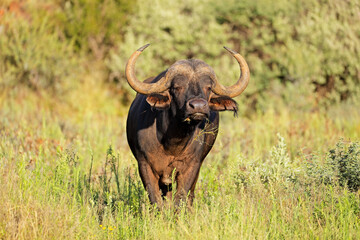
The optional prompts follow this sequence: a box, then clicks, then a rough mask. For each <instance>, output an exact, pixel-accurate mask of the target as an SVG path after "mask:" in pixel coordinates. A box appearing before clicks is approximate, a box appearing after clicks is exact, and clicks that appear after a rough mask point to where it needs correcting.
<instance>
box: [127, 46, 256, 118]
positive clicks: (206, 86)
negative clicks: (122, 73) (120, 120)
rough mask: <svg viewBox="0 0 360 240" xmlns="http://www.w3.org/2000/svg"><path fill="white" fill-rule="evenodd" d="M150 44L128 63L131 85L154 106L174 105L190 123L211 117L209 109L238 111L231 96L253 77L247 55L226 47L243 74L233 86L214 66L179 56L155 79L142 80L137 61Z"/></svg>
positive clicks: (162, 108)
mask: <svg viewBox="0 0 360 240" xmlns="http://www.w3.org/2000/svg"><path fill="white" fill-rule="evenodd" d="M148 46H149V44H147V45H145V46H143V47H141V48H139V49H138V50H137V51H136V52H135V53H133V55H132V56H131V57H130V59H129V61H128V64H127V66H126V77H127V80H128V83H129V85H130V86H131V87H132V88H133V89H134V90H135V91H136V92H138V93H140V94H144V95H147V98H146V101H147V102H148V103H149V104H150V105H151V106H152V107H153V108H155V109H159V110H165V109H169V108H170V109H171V113H172V114H173V116H174V117H176V118H178V119H179V118H180V119H182V120H183V121H185V122H188V123H189V124H193V123H198V122H200V121H202V120H203V119H205V118H207V117H209V115H210V111H224V110H230V111H234V112H236V111H237V103H236V102H235V101H234V100H233V99H232V98H233V97H235V96H238V95H240V94H241V93H242V92H243V91H244V90H245V88H246V86H247V85H248V82H249V78H250V71H249V67H248V65H247V63H246V61H245V60H244V58H243V57H242V56H241V55H240V54H238V53H236V52H234V51H233V50H231V49H229V48H226V47H225V49H226V50H228V51H229V52H230V53H231V54H232V55H233V56H234V57H235V59H236V60H237V61H238V63H239V66H240V70H241V76H240V78H239V79H238V81H237V82H236V83H235V84H234V85H233V86H230V87H224V86H223V85H221V84H220V83H219V82H218V80H217V77H216V75H215V73H214V70H213V69H212V68H211V67H210V66H209V65H207V64H206V63H205V62H203V61H201V60H197V59H189V60H180V61H177V62H175V63H174V64H173V65H172V66H170V67H169V68H168V69H167V70H166V71H164V72H162V73H161V74H159V75H158V76H157V77H156V78H155V79H154V80H153V81H152V83H146V82H140V81H139V80H138V79H137V78H136V76H135V70H134V66H135V62H136V59H137V57H138V56H139V55H140V54H141V52H142V51H143V50H144V49H145V48H146V47H148Z"/></svg>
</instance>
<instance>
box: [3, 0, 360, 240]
mask: <svg viewBox="0 0 360 240" xmlns="http://www.w3.org/2000/svg"><path fill="white" fill-rule="evenodd" d="M359 22H360V3H359V1H358V0H278V1H270V0H256V1H255V0H242V1H239V0H223V1H219V0H183V1H169V0H167V1H165V0H153V1H145V0H1V1H0V186H1V187H0V239H78V238H84V239H99V238H100V239H130V238H132V239H145V238H148V239H158V238H159V236H163V237H164V238H166V237H167V238H170V239H176V238H177V239H178V238H181V239H182V238H190V239H213V238H216V237H215V236H217V237H218V238H219V239H237V238H241V239H289V238H294V239H315V238H320V239H360V220H359V219H360V208H359V206H360V203H359V201H360V200H359V199H360V197H359V194H360V191H359V189H360V170H359V166H360V145H359V143H357V142H356V141H359V139H360V24H359ZM147 43H151V46H150V47H149V48H147V49H146V51H144V53H143V54H142V55H141V57H140V58H139V59H138V61H137V74H138V76H139V78H141V79H145V78H147V77H150V76H154V75H156V74H158V73H160V72H161V71H163V70H164V69H166V68H167V67H169V66H170V65H171V64H172V63H174V62H175V61H177V60H179V59H185V58H198V59H202V60H204V61H205V62H207V63H208V64H209V65H210V66H212V67H213V68H214V70H215V72H216V74H217V76H218V78H219V80H220V81H221V82H222V83H223V84H225V85H230V84H233V82H234V81H235V80H236V79H237V78H238V76H239V68H238V64H237V63H236V61H235V60H234V59H233V58H232V57H231V56H230V55H229V54H228V53H227V52H226V51H225V50H224V49H223V46H227V47H230V48H232V49H234V50H236V51H238V52H239V53H241V54H242V55H243V56H244V57H245V59H246V60H247V62H248V64H249V66H250V71H251V80H250V83H249V86H248V88H247V89H246V91H245V92H244V93H243V94H242V95H241V96H239V97H237V98H236V100H237V102H238V103H239V118H237V119H235V120H234V119H233V116H232V114H229V113H222V114H220V115H221V123H220V130H219V135H218V139H217V142H216V144H215V145H214V147H213V149H212V151H211V153H210V154H209V156H208V157H207V159H206V160H205V162H204V164H203V167H202V169H201V174H200V176H199V181H198V185H197V189H196V195H197V197H196V198H195V199H196V200H195V204H194V208H193V210H192V214H186V210H182V212H181V213H180V214H179V215H177V216H176V215H174V214H173V212H172V211H171V210H166V211H164V212H163V213H161V214H154V211H153V209H152V206H151V205H150V204H149V203H148V201H147V197H146V193H145V191H144V188H143V187H142V184H141V182H140V178H139V176H138V174H137V166H136V161H135V159H134V158H133V156H132V154H131V152H130V150H129V147H128V145H127V142H126V134H125V122H126V115H127V111H128V107H129V105H130V103H131V100H132V99H133V97H134V96H135V93H134V91H133V90H132V89H131V88H130V87H129V86H128V84H127V83H126V79H125V77H124V68H125V64H126V61H127V59H128V57H129V56H130V55H131V54H132V53H133V52H134V51H135V50H136V49H138V48H139V47H140V46H143V45H145V44H147ZM277 133H279V134H277ZM339 139H340V140H339ZM115 227H116V230H115ZM240 236H241V237H240Z"/></svg>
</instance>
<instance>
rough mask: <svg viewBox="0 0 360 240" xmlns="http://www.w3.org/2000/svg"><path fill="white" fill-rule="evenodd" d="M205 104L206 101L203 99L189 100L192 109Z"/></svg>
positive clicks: (200, 107) (199, 107) (202, 106)
mask: <svg viewBox="0 0 360 240" xmlns="http://www.w3.org/2000/svg"><path fill="white" fill-rule="evenodd" d="M206 104H207V102H206V101H205V100H204V99H194V100H191V101H189V106H190V107H191V108H193V109H202V108H204V107H205V106H206Z"/></svg>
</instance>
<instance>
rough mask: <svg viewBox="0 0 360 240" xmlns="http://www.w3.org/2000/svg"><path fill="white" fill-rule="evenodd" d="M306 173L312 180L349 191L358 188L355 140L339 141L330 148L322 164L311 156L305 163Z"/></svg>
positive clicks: (358, 159) (359, 176)
mask: <svg viewBox="0 0 360 240" xmlns="http://www.w3.org/2000/svg"><path fill="white" fill-rule="evenodd" d="M307 175H308V176H309V177H310V179H312V181H313V182H315V183H316V182H317V183H324V184H327V185H334V186H340V187H347V188H348V189H349V190H351V191H358V190H359V188H360V146H359V144H358V143H357V142H350V143H347V144H345V142H344V141H340V142H338V143H337V144H336V147H335V148H334V149H331V150H330V151H329V153H328V155H327V156H326V160H325V161H324V163H323V164H321V163H320V162H319V160H318V159H316V158H313V159H312V163H310V164H308V165H307Z"/></svg>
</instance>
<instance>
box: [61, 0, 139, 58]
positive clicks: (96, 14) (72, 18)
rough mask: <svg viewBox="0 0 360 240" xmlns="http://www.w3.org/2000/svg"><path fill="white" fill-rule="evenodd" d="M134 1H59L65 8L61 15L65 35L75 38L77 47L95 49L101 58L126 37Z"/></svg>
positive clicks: (94, 51) (96, 54) (95, 52)
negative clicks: (125, 31) (124, 30)
mask: <svg viewBox="0 0 360 240" xmlns="http://www.w3.org/2000/svg"><path fill="white" fill-rule="evenodd" d="M134 3H135V1H128V0H105V1H104V0H72V1H68V0H57V4H59V5H60V9H61V11H59V12H58V14H57V18H58V19H59V20H60V21H59V22H60V23H59V26H60V27H62V29H63V30H62V31H63V32H64V34H65V36H66V37H67V38H69V39H70V40H73V41H75V45H76V47H77V50H80V51H85V52H87V51H91V52H92V53H93V54H94V55H95V57H97V58H98V59H101V58H103V57H104V54H105V53H106V52H105V51H106V50H107V47H108V46H112V45H114V44H115V43H117V42H119V41H120V40H121V39H122V33H123V28H124V26H125V25H127V21H128V20H127V15H128V14H129V13H130V12H131V10H132V7H133V5H134Z"/></svg>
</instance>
